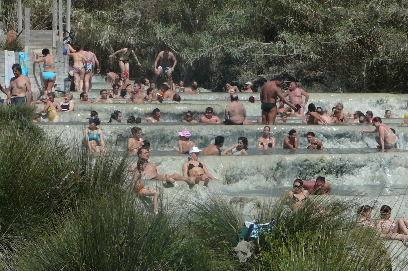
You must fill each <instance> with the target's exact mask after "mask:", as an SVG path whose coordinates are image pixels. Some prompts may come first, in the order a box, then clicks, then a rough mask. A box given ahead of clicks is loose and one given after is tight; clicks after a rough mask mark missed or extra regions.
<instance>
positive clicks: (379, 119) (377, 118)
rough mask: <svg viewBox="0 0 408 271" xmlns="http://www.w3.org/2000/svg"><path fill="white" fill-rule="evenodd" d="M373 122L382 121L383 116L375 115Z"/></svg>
mask: <svg viewBox="0 0 408 271" xmlns="http://www.w3.org/2000/svg"><path fill="white" fill-rule="evenodd" d="M373 122H379V123H382V120H381V118H380V117H375V118H373Z"/></svg>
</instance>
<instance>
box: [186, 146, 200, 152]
mask: <svg viewBox="0 0 408 271" xmlns="http://www.w3.org/2000/svg"><path fill="white" fill-rule="evenodd" d="M200 151H201V150H200V149H199V148H197V147H192V148H191V149H190V151H189V152H188V153H193V152H200Z"/></svg>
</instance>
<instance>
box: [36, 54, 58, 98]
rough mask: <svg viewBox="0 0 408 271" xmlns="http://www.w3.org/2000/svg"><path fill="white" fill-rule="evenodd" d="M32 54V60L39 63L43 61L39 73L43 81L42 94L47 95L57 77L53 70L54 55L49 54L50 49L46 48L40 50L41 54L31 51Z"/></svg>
mask: <svg viewBox="0 0 408 271" xmlns="http://www.w3.org/2000/svg"><path fill="white" fill-rule="evenodd" d="M33 54H34V62H35V63H40V62H43V63H44V64H43V68H44V70H43V72H42V74H41V79H42V81H43V83H44V87H45V90H44V95H47V94H48V93H49V92H51V91H52V87H53V86H54V84H55V80H56V79H57V73H56V72H55V60H54V56H52V55H50V50H48V49H47V48H45V49H43V50H42V56H40V55H39V54H37V53H36V52H33Z"/></svg>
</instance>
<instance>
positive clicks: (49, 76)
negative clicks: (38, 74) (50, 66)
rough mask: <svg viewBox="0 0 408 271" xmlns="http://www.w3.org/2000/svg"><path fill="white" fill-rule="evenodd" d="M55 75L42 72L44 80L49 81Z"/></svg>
mask: <svg viewBox="0 0 408 271" xmlns="http://www.w3.org/2000/svg"><path fill="white" fill-rule="evenodd" d="M56 75H57V74H56V73H55V72H43V76H44V78H45V80H51V79H52V78H53V77H54V76H56Z"/></svg>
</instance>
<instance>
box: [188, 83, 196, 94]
mask: <svg viewBox="0 0 408 271" xmlns="http://www.w3.org/2000/svg"><path fill="white" fill-rule="evenodd" d="M197 89H198V86H197V85H195V84H193V85H191V87H190V90H189V91H187V93H190V94H199V93H198V91H197Z"/></svg>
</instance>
